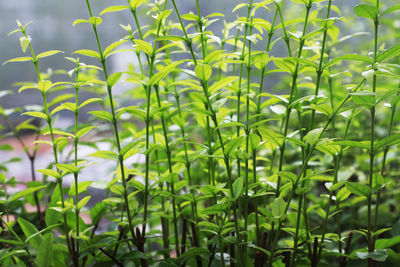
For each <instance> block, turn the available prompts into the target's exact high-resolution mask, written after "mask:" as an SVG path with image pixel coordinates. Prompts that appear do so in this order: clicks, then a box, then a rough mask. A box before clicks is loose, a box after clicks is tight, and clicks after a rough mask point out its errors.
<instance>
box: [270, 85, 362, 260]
mask: <svg viewBox="0 0 400 267" xmlns="http://www.w3.org/2000/svg"><path fill="white" fill-rule="evenodd" d="M365 81H366V79H363V80H362V81H361V82H360V83H359V84H358V85H357V86H356V87H354V88H353V90H352V91H351V93H353V92H356V91H357V90H358V89H360V87H361V86H362V85H363V84H364V83H365ZM350 99H351V95H350V94H348V95H347V96H346V97H345V98H344V99H343V100H342V101H341V102H340V103H339V104H338V105H337V106H336V108H335V109H334V110H333V112H332V114H331V115H330V116H329V118H328V120H327V121H326V123H325V125H324V127H323V128H322V130H321V132H320V133H319V135H318V138H317V139H316V140H319V139H321V138H322V136H323V135H324V134H325V133H326V131H327V129H328V126H329V125H330V124H331V123H332V121H333V119H334V118H335V117H336V115H337V114H338V113H339V111H340V110H341V109H342V107H343V106H344V105H345V104H346V103H347V102H348V101H349V100H350ZM316 146H317V143H315V144H313V145H311V147H310V150H309V151H308V153H307V155H306V157H305V160H304V163H303V164H302V166H301V170H300V172H299V174H298V175H297V178H296V180H295V181H294V182H293V186H292V189H291V191H290V195H289V198H288V200H287V202H286V206H285V209H284V212H283V215H286V214H287V212H288V210H289V206H290V203H291V201H292V200H293V197H294V194H295V191H296V189H297V187H298V185H299V182H300V178H301V177H302V176H303V175H304V174H305V172H306V170H307V166H308V162H309V160H310V158H311V156H312V154H313V152H314V150H315V149H316ZM282 225H283V223H282V221H281V222H279V225H278V228H277V230H276V233H275V236H274V241H273V243H272V248H271V256H270V257H269V258H268V263H267V266H271V265H272V262H273V256H274V253H275V251H276V246H277V244H278V240H279V234H280V232H281V230H282Z"/></svg>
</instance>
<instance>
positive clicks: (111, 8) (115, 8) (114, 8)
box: [100, 6, 129, 16]
mask: <svg viewBox="0 0 400 267" xmlns="http://www.w3.org/2000/svg"><path fill="white" fill-rule="evenodd" d="M128 8H129V7H128V6H109V7H107V8H105V9H103V11H101V12H100V16H101V15H104V14H107V13H110V12H118V11H122V10H126V9H128Z"/></svg>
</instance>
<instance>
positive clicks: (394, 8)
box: [380, 5, 400, 16]
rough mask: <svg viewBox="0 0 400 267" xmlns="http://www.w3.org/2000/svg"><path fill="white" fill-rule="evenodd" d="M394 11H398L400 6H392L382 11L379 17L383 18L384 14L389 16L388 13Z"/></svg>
mask: <svg viewBox="0 0 400 267" xmlns="http://www.w3.org/2000/svg"><path fill="white" fill-rule="evenodd" d="M396 10H400V5H394V6H391V7H389V8H388V9H386V10H385V11H383V12H382V13H381V15H380V16H384V15H386V14H390V13H392V12H394V11H396Z"/></svg>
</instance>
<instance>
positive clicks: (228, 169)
mask: <svg viewBox="0 0 400 267" xmlns="http://www.w3.org/2000/svg"><path fill="white" fill-rule="evenodd" d="M172 3H173V5H174V9H175V12H176V14H177V16H178V19H179V23H180V25H181V29H182V31H183V34H184V38H185V43H186V46H187V47H188V49H189V52H190V54H191V56H192V60H193V63H194V65H195V66H197V65H198V62H197V59H196V57H195V53H194V50H193V46H192V41H191V39H190V38H189V36H188V35H187V32H186V29H185V26H184V25H183V21H182V18H181V16H180V13H179V10H178V8H177V6H176V3H175V0H172ZM200 84H201V87H202V89H203V93H204V95H205V98H206V99H205V100H206V104H207V106H208V108H209V111H210V112H211V119H212V121H213V123H214V126H215V131H216V132H217V136H218V140H219V143H220V145H221V150H222V154H223V157H224V164H225V168H226V172H227V176H228V177H227V178H228V187H229V191H230V195H231V197H233V195H234V191H233V186H232V185H233V177H232V168H231V165H230V160H229V154H228V153H227V152H226V150H225V144H224V141H223V138H222V133H221V130H220V128H219V127H218V126H219V123H218V120H217V114H216V112H215V110H214V108H213V107H212V105H211V100H210V95H209V92H208V83H207V82H206V81H203V80H200ZM232 205H234V201H233V203H232ZM233 216H234V224H235V235H236V242H237V243H239V224H238V216H237V211H236V208H233Z"/></svg>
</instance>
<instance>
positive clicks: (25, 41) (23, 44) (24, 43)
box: [19, 36, 31, 53]
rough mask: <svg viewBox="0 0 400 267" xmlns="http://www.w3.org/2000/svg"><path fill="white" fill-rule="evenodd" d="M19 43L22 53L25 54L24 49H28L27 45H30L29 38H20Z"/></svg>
mask: <svg viewBox="0 0 400 267" xmlns="http://www.w3.org/2000/svg"><path fill="white" fill-rule="evenodd" d="M19 43H20V45H21V50H22V53H25V52H26V49H27V48H28V46H29V44H30V43H31V38H30V37H25V36H22V37H20V38H19Z"/></svg>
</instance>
